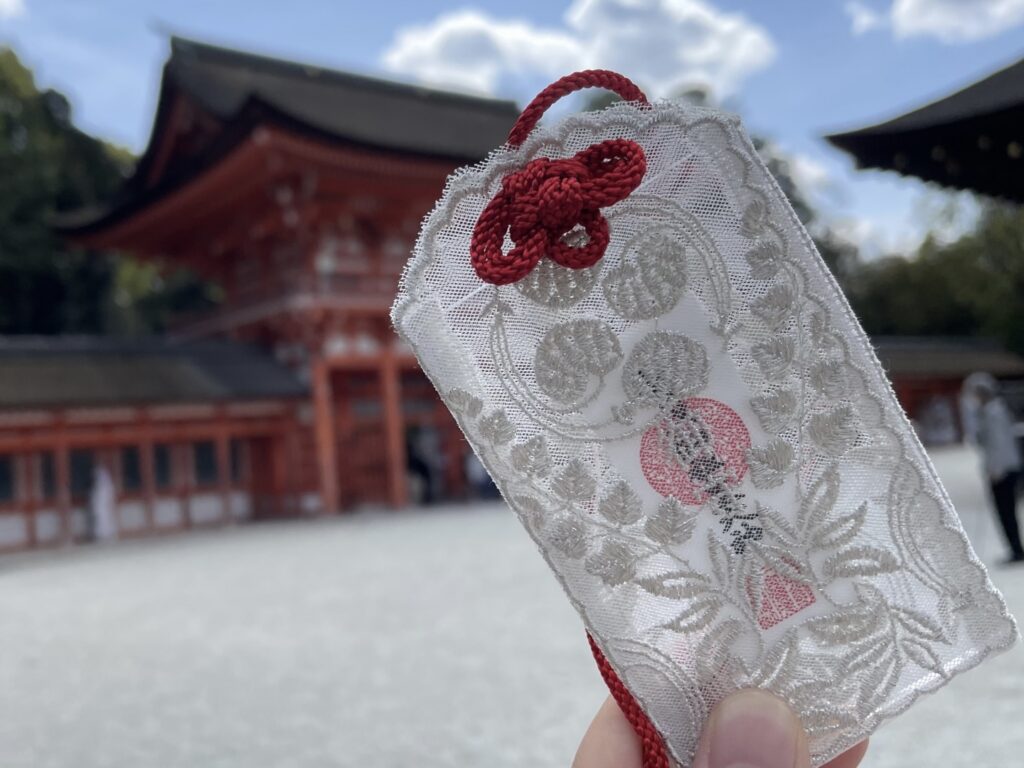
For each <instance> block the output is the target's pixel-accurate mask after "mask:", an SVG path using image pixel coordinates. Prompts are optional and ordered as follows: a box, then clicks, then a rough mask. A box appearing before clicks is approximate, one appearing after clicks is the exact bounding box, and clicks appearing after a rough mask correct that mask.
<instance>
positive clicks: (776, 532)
mask: <svg viewBox="0 0 1024 768" xmlns="http://www.w3.org/2000/svg"><path fill="white" fill-rule="evenodd" d="M757 516H758V519H760V521H761V527H762V528H763V529H764V532H765V535H766V536H767V537H768V538H769V539H773V540H774V541H777V542H779V543H780V544H782V545H783V547H784V548H786V549H794V548H795V547H797V546H799V540H800V535H799V534H798V533H797V531H796V528H794V527H793V525H792V523H790V522H789V521H788V520H786V518H784V517H783V516H782V515H781V514H779V513H778V512H777V511H776V510H774V509H772V508H771V507H766V506H764V505H763V504H761V503H758V504H757Z"/></svg>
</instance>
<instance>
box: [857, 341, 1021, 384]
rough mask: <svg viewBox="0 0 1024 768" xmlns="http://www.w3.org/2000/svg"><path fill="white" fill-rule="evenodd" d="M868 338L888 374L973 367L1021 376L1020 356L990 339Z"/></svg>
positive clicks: (953, 372) (950, 374)
mask: <svg viewBox="0 0 1024 768" xmlns="http://www.w3.org/2000/svg"><path fill="white" fill-rule="evenodd" d="M871 341H872V343H873V344H874V346H875V352H876V353H877V354H878V358H879V360H881V362H882V366H883V367H884V368H885V370H886V371H887V372H888V374H889V375H890V376H892V377H904V378H964V377H966V376H969V375H970V374H972V373H975V372H976V371H985V372H987V373H991V374H992V375H993V376H1000V377H1024V358H1021V357H1020V355H1016V354H1014V353H1013V352H1008V351H1007V350H1005V349H1004V348H1003V347H1002V346H1000V345H999V343H998V342H996V341H993V340H990V339H974V338H957V337H953V338H949V337H927V336H875V337H873V338H872V339H871Z"/></svg>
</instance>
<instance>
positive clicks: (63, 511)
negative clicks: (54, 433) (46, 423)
mask: <svg viewBox="0 0 1024 768" xmlns="http://www.w3.org/2000/svg"><path fill="white" fill-rule="evenodd" d="M57 429H58V441H57V445H56V447H55V449H54V463H55V464H56V467H55V469H56V474H57V512H58V514H59V515H60V531H61V540H62V541H63V542H64V543H65V544H70V543H71V539H72V534H71V452H70V449H69V448H68V444H67V441H66V440H65V439H64V435H63V432H64V427H63V425H60V426H59V427H57Z"/></svg>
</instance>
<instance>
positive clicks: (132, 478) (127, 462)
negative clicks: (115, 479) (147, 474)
mask: <svg viewBox="0 0 1024 768" xmlns="http://www.w3.org/2000/svg"><path fill="white" fill-rule="evenodd" d="M121 490H122V491H123V492H125V493H138V492H140V491H141V490H142V458H141V455H140V454H139V447H138V446H137V445H126V446H124V447H123V448H122V449H121Z"/></svg>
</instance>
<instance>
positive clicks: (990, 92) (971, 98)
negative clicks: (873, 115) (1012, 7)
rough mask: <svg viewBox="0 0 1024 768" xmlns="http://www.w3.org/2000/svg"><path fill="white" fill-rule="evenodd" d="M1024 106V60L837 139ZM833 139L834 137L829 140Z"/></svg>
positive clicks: (930, 125)
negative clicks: (1022, 104) (946, 94)
mask: <svg viewBox="0 0 1024 768" xmlns="http://www.w3.org/2000/svg"><path fill="white" fill-rule="evenodd" d="M1021 102H1024V59H1021V60H1020V61H1017V62H1014V63H1013V64H1011V65H1010V66H1008V67H1005V68H1004V69H1001V70H999V71H998V72H995V73H993V74H991V75H989V76H988V77H985V78H983V79H981V80H979V81H977V82H976V83H973V84H972V85H968V86H967V87H966V88H961V89H960V90H959V91H956V92H955V93H951V94H949V95H948V96H945V97H944V98H941V99H938V100H936V101H933V102H931V103H929V104H926V105H925V106H923V107H920V108H918V109H915V110H912V111H911V112H907V113H906V114H904V115H900V116H899V117H896V118H893V119H892V120H887V121H885V122H882V123H878V124H877V125H871V126H868V127H866V128H861V129H859V130H856V131H850V132H849V133H846V134H836V137H841V136H853V135H861V136H864V135H868V134H879V133H891V132H893V131H911V130H917V129H920V128H932V127H934V126H937V125H946V124H948V123H952V122H956V121H958V120H964V119H968V118H972V117H977V116H979V115H985V114H989V113H992V112H998V111H999V110H1002V109H1006V108H1007V107H1013V106H1017V105H1019V104H1020V103H1021ZM829 138H830V139H831V138H833V137H831V136H830V137H829Z"/></svg>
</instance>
